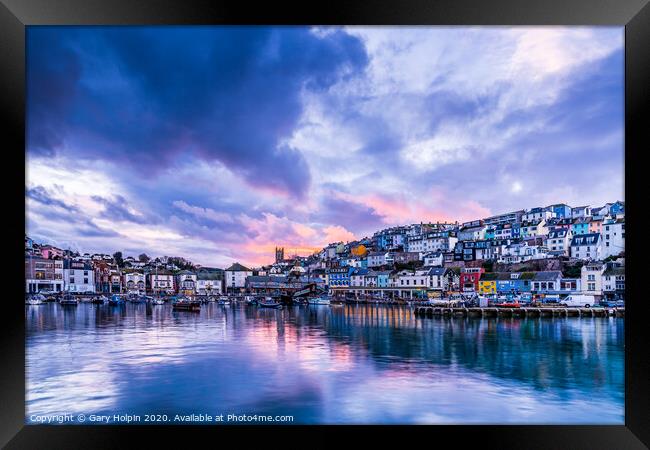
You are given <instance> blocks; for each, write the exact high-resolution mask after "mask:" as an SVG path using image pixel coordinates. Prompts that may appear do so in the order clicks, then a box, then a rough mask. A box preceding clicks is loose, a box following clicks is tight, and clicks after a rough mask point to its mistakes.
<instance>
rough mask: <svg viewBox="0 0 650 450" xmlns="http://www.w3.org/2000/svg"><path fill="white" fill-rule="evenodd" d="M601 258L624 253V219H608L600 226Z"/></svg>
mask: <svg viewBox="0 0 650 450" xmlns="http://www.w3.org/2000/svg"><path fill="white" fill-rule="evenodd" d="M601 236H602V241H603V247H602V255H601V256H602V258H607V257H608V256H612V255H614V256H615V255H618V254H620V253H621V252H623V251H625V219H609V220H605V221H604V222H603V226H602V232H601Z"/></svg>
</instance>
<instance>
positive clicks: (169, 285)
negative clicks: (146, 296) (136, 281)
mask: <svg viewBox="0 0 650 450" xmlns="http://www.w3.org/2000/svg"><path fill="white" fill-rule="evenodd" d="M149 288H150V289H151V292H153V293H154V294H159V293H160V294H174V293H175V292H176V285H175V282H174V275H173V274H172V273H171V272H169V271H167V270H156V271H155V272H152V273H150V274H149Z"/></svg>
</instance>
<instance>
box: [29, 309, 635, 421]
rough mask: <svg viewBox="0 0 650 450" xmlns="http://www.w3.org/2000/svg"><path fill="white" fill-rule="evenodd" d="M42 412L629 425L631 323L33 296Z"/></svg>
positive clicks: (36, 408)
mask: <svg viewBox="0 0 650 450" xmlns="http://www.w3.org/2000/svg"><path fill="white" fill-rule="evenodd" d="M25 311H26V319H27V361H26V371H27V372H26V375H27V413H28V417H29V416H30V415H31V414H53V413H61V414H62V413H72V414H77V413H84V414H111V415H112V414H115V413H130V414H146V413H161V414H163V413H167V414H176V413H186V414H191V413H197V414H198V413H210V414H213V415H216V414H222V413H223V414H230V413H237V414H241V413H247V414H268V415H294V416H295V420H294V423H599V424H604V423H609V424H611V423H617V424H620V423H623V391H624V388H623V386H624V384H623V383H624V381H623V380H624V366H623V364H624V357H623V349H624V342H623V336H624V328H623V327H624V321H623V320H622V319H613V318H609V319H603V318H581V319H579V318H568V319H566V318H565V319H557V318H556V319H458V318H455V319H443V318H438V319H429V318H416V317H415V316H414V315H413V312H412V311H411V310H410V309H408V308H404V307H390V306H377V305H346V306H343V307H340V306H339V307H329V306H313V305H312V306H296V307H293V308H289V309H282V310H275V309H266V308H256V307H247V306H244V305H232V306H221V305H217V304H208V305H204V306H203V308H202V310H201V312H200V313H196V312H178V311H172V309H171V307H170V306H168V305H161V306H156V305H154V306H151V305H145V304H127V305H122V306H108V305H91V304H82V305H79V306H77V307H61V306H59V305H57V304H47V305H39V306H27V307H26V308H25Z"/></svg>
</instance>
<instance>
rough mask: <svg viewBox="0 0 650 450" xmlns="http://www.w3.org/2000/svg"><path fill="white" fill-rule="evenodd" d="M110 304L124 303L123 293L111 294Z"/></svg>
mask: <svg viewBox="0 0 650 450" xmlns="http://www.w3.org/2000/svg"><path fill="white" fill-rule="evenodd" d="M108 304H109V305H112V306H117V305H123V304H124V298H123V297H122V296H121V295H118V294H113V295H111V298H110V299H109V300H108Z"/></svg>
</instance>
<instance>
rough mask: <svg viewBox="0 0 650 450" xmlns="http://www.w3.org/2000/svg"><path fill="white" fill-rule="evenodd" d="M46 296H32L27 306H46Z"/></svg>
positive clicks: (27, 301)
mask: <svg viewBox="0 0 650 450" xmlns="http://www.w3.org/2000/svg"><path fill="white" fill-rule="evenodd" d="M45 301H46V299H45V296H44V295H43V294H32V295H30V296H29V297H27V300H26V301H25V304H26V305H44V304H45Z"/></svg>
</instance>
